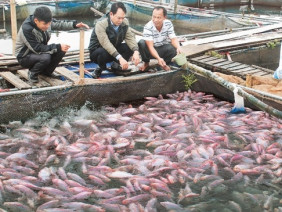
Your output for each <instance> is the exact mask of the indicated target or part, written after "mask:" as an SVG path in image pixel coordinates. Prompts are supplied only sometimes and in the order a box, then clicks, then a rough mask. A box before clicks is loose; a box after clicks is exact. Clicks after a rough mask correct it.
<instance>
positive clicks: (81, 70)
mask: <svg viewBox="0 0 282 212" xmlns="http://www.w3.org/2000/svg"><path fill="white" fill-rule="evenodd" d="M79 81H80V83H79V84H81V83H83V82H84V30H83V29H80V46H79Z"/></svg>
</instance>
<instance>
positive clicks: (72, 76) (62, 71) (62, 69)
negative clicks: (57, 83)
mask: <svg viewBox="0 0 282 212" xmlns="http://www.w3.org/2000/svg"><path fill="white" fill-rule="evenodd" d="M55 72H56V73H57V74H59V75H61V76H63V77H65V78H67V79H68V80H70V81H72V82H77V81H78V80H79V75H77V74H76V73H73V72H72V71H70V70H68V69H67V68H65V67H62V66H60V67H57V68H56V69H55Z"/></svg>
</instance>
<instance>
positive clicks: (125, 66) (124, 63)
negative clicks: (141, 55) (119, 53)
mask: <svg viewBox="0 0 282 212" xmlns="http://www.w3.org/2000/svg"><path fill="white" fill-rule="evenodd" d="M119 64H120V66H121V68H122V70H126V69H128V62H127V61H126V60H125V59H124V58H123V57H120V58H119Z"/></svg>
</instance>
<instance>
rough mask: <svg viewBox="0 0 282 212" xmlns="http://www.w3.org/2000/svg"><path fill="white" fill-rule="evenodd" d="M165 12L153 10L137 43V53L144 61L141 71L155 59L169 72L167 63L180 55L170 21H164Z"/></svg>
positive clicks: (157, 9)
mask: <svg viewBox="0 0 282 212" xmlns="http://www.w3.org/2000/svg"><path fill="white" fill-rule="evenodd" d="M166 16H167V11H166V9H165V8H164V7H161V6H157V7H155V8H154V9H153V15H152V20H151V21H149V22H148V23H147V24H146V25H145V27H144V30H143V39H142V40H140V41H139V42H138V45H139V51H140V54H141V57H142V60H143V61H144V66H143V67H142V68H141V70H145V69H147V68H148V66H149V62H150V59H157V60H158V64H159V65H160V66H161V67H162V68H163V69H165V70H169V69H170V68H169V66H167V64H168V63H170V62H171V59H172V58H173V57H174V56H176V54H178V53H180V46H179V42H178V39H177V37H176V35H175V32H174V28H173V25H172V23H171V21H169V20H167V19H166Z"/></svg>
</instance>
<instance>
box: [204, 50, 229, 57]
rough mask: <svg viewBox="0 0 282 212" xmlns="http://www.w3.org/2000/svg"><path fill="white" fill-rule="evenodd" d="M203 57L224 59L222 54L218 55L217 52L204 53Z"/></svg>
mask: <svg viewBox="0 0 282 212" xmlns="http://www.w3.org/2000/svg"><path fill="white" fill-rule="evenodd" d="M205 55H209V56H212V57H217V58H224V56H223V55H222V54H219V53H218V52H217V51H208V52H206V53H205Z"/></svg>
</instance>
